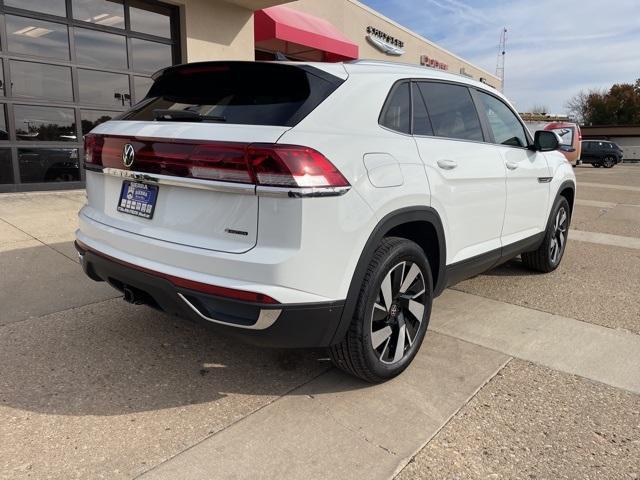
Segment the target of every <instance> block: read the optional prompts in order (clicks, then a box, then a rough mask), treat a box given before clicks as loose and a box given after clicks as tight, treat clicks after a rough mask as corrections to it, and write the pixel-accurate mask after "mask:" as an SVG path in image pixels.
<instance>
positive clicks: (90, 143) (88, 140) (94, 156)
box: [84, 133, 101, 165]
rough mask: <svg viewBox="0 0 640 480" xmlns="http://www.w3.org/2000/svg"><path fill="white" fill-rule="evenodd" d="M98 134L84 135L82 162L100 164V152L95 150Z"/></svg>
mask: <svg viewBox="0 0 640 480" xmlns="http://www.w3.org/2000/svg"><path fill="white" fill-rule="evenodd" d="M98 138H99V137H98V136H97V135H94V134H91V133H89V134H87V135H85V136H84V163H85V164H91V165H101V163H100V158H101V152H100V151H96V150H97V146H98Z"/></svg>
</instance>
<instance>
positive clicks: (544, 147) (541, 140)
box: [533, 130, 560, 152]
mask: <svg viewBox="0 0 640 480" xmlns="http://www.w3.org/2000/svg"><path fill="white" fill-rule="evenodd" d="M558 147H560V137H559V136H558V134H557V133H555V132H551V131H549V130H538V131H537V132H536V133H535V135H534V138H533V149H534V150H535V151H536V152H551V151H553V150H557V149H558Z"/></svg>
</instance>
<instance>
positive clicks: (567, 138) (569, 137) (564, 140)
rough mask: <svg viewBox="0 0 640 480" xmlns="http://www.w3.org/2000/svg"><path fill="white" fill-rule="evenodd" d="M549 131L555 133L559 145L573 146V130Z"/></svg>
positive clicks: (565, 128)
mask: <svg viewBox="0 0 640 480" xmlns="http://www.w3.org/2000/svg"><path fill="white" fill-rule="evenodd" d="M551 131H552V132H555V133H557V134H558V135H559V136H560V140H561V143H560V145H567V146H569V147H570V146H572V145H573V128H571V127H563V128H554V129H552V130H551Z"/></svg>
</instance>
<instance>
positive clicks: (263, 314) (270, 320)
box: [178, 293, 282, 330]
mask: <svg viewBox="0 0 640 480" xmlns="http://www.w3.org/2000/svg"><path fill="white" fill-rule="evenodd" d="M178 296H179V297H180V298H181V299H182V301H183V302H184V303H186V304H187V305H188V306H189V308H190V309H191V310H193V311H194V312H195V313H196V314H197V315H198V316H199V317H200V318H202V319H204V320H206V321H208V322H213V323H218V324H220V325H226V326H227V327H235V328H243V329H245V330H266V329H267V328H269V327H270V326H271V325H273V324H274V323H276V320H278V318H279V317H280V313H281V312H282V310H278V309H274V310H260V315H259V316H258V320H257V321H256V323H254V324H253V325H238V324H237V323H229V322H223V321H222V320H216V319H215V318H211V317H207V316H206V315H203V314H202V313H201V312H200V310H198V309H197V308H196V307H195V306H194V305H193V304H192V303H191V302H190V301H189V300H187V299H186V297H185V296H184V295H182V294H181V293H178Z"/></svg>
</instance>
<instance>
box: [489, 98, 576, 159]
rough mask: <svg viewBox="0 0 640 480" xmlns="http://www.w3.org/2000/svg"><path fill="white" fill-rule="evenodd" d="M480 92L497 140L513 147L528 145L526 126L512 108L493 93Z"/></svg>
mask: <svg viewBox="0 0 640 480" xmlns="http://www.w3.org/2000/svg"><path fill="white" fill-rule="evenodd" d="M478 94H479V95H480V100H481V102H482V105H483V106H484V111H485V112H486V114H487V117H488V119H489V126H490V127H491V131H492V132H493V138H494V140H495V142H496V143H500V144H502V145H510V146H512V147H526V146H527V145H528V143H529V142H528V141H527V135H526V134H525V133H524V127H523V126H522V124H521V123H520V121H519V120H518V117H516V116H515V114H514V113H513V112H512V111H511V109H510V108H509V107H507V106H506V105H505V104H504V102H502V101H501V100H498V99H497V98H496V97H494V96H492V95H488V94H486V93H483V92H478ZM569 145H571V143H569Z"/></svg>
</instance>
